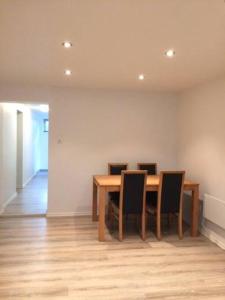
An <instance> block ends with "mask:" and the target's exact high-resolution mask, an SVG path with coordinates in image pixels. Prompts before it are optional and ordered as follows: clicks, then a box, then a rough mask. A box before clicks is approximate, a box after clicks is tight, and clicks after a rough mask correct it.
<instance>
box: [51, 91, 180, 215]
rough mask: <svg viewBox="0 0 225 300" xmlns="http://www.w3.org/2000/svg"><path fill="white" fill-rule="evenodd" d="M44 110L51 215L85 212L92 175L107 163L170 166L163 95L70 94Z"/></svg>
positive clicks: (172, 138) (169, 110)
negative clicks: (47, 111) (47, 128)
mask: <svg viewBox="0 0 225 300" xmlns="http://www.w3.org/2000/svg"><path fill="white" fill-rule="evenodd" d="M54 100H55V101H54V103H52V105H51V106H50V165H49V170H50V173H49V207H48V212H49V213H50V214H51V213H52V214H54V213H56V214H60V213H77V214H82V213H90V212H91V203H92V202H91V201H92V176H93V175H94V174H104V173H105V174H106V173H107V163H108V162H123V161H125V162H128V163H129V165H130V168H136V163H137V162H140V161H153V162H154V161H156V162H157V163H158V164H159V170H160V169H170V168H174V167H175V165H176V160H175V156H176V155H175V151H176V104H177V103H176V98H175V97H174V96H171V95H165V94H160V93H158V94H141V93H125V92H124V93H122V92H121V93H119V92H118V93H117V92H104V91H102V92H100V91H86V92H81V91H80V92H79V91H75V90H67V91H66V90H65V89H62V90H61V91H58V92H57V95H55V99H54Z"/></svg>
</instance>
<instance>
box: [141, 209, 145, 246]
mask: <svg viewBox="0 0 225 300" xmlns="http://www.w3.org/2000/svg"><path fill="white" fill-rule="evenodd" d="M141 238H142V240H143V241H145V240H146V213H145V212H143V213H142V216H141Z"/></svg>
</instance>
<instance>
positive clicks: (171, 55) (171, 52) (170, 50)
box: [165, 49, 175, 58]
mask: <svg viewBox="0 0 225 300" xmlns="http://www.w3.org/2000/svg"><path fill="white" fill-rule="evenodd" d="M165 55H166V56H167V57H169V58H171V57H174V55H175V51H174V50H173V49H168V50H166V52H165Z"/></svg>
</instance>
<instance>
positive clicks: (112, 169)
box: [108, 163, 128, 175]
mask: <svg viewBox="0 0 225 300" xmlns="http://www.w3.org/2000/svg"><path fill="white" fill-rule="evenodd" d="M127 168H128V164H127V163H108V175H121V172H122V171H124V170H127Z"/></svg>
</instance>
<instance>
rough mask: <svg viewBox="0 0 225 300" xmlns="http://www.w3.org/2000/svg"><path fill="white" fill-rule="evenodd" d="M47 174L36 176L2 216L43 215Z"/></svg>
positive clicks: (19, 191) (46, 191) (18, 191)
mask: <svg viewBox="0 0 225 300" xmlns="http://www.w3.org/2000/svg"><path fill="white" fill-rule="evenodd" d="M47 187H48V173H47V172H45V171H42V172H38V174H37V175H36V176H35V177H34V178H33V179H32V180H31V181H30V182H29V183H28V184H27V185H26V186H25V188H23V189H18V190H17V197H15V198H14V199H13V200H12V201H11V202H10V203H9V204H8V205H7V207H6V208H5V210H4V213H3V216H21V215H44V214H46V211H47V197H48V196H47V194H48V188H47Z"/></svg>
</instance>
